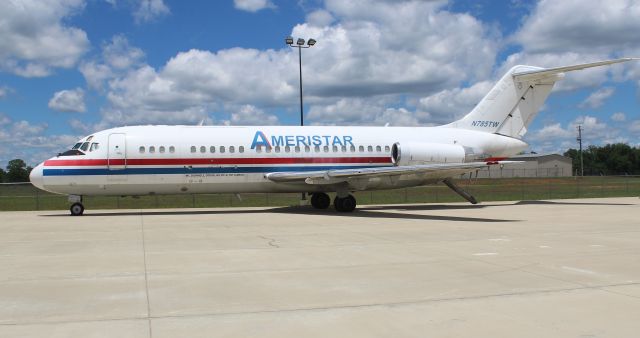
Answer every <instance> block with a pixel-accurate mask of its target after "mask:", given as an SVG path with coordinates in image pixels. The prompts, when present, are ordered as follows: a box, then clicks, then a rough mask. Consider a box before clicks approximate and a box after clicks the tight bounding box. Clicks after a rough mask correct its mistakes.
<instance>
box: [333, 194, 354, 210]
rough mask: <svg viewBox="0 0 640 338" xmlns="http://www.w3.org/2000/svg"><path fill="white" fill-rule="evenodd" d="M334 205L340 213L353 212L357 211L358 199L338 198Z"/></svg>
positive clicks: (350, 197) (349, 197)
mask: <svg viewBox="0 0 640 338" xmlns="http://www.w3.org/2000/svg"><path fill="white" fill-rule="evenodd" d="M333 205H334V206H335V208H336V210H337V211H339V212H351V211H353V210H355V209H356V199H355V197H353V196H352V195H349V196H347V197H344V198H340V197H336V199H335V200H334V201H333Z"/></svg>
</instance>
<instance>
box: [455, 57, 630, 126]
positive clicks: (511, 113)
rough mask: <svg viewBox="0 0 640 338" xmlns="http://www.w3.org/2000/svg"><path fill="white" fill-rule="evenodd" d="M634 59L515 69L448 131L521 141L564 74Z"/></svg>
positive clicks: (516, 67) (519, 67) (517, 67)
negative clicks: (506, 137)
mask: <svg viewBox="0 0 640 338" xmlns="http://www.w3.org/2000/svg"><path fill="white" fill-rule="evenodd" d="M631 60H637V59H634V58H625V59H616V60H608V61H600V62H594V63H586V64H579V65H573V66H567V67H559V68H549V69H546V68H540V67H532V66H515V67H513V68H511V69H510V70H509V71H508V72H507V73H506V74H505V75H504V76H503V77H502V78H501V79H500V81H498V83H496V85H495V86H494V87H493V88H492V89H491V91H489V94H487V95H486V96H485V97H484V98H483V99H482V100H481V101H480V103H478V105H477V106H476V107H475V108H473V110H472V111H471V112H470V113H469V114H467V115H466V116H465V117H463V118H462V119H460V120H458V121H455V122H453V123H450V124H448V125H446V126H445V127H450V128H459V129H469V130H477V131H483V132H487V133H496V134H501V135H505V136H510V137H515V138H522V136H523V135H524V134H525V133H526V132H527V126H529V124H530V123H531V121H533V119H534V118H535V117H536V115H537V114H538V112H539V111H540V107H542V105H543V104H544V102H545V101H546V99H547V97H548V96H549V94H550V93H551V89H553V85H554V84H555V83H556V82H557V81H558V80H561V79H562V78H563V77H564V73H565V72H569V71H575V70H581V69H585V68H591V67H599V66H604V65H610V64H614V63H619V62H626V61H631Z"/></svg>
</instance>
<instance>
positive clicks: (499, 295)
mask: <svg viewBox="0 0 640 338" xmlns="http://www.w3.org/2000/svg"><path fill="white" fill-rule="evenodd" d="M619 286H640V282H633V283H613V284H604V285H591V286H580V287H573V288H555V289H542V290H531V291H520V292H505V293H494V294H486V295H475V296H460V297H442V298H431V299H419V300H410V301H400V302H389V303H370V304H352V305H337V306H323V307H301V308H291V309H277V310H264V311H244V312H219V313H194V314H184V315H167V316H147V317H130V318H114V319H110V318H102V319H85V320H60V321H55V320H52V321H47V320H44V321H37V322H32V321H25V322H15V323H0V326H19V325H36V324H38V325H39V324H67V323H88V322H107V321H116V320H117V321H124V320H144V319H147V320H149V322H151V320H154V319H155V320H158V319H176V318H198V317H218V316H221V317H222V316H238V315H253V314H272V313H291V312H315V311H327V310H340V309H342V310H349V309H364V308H375V307H397V306H403V305H421V304H431V303H440V302H455V301H464V300H480V299H491V298H507V297H516V296H528V295H546V294H553V293H564V292H573V291H581V290H597V291H603V292H604V291H606V290H603V289H602V288H610V287H619Z"/></svg>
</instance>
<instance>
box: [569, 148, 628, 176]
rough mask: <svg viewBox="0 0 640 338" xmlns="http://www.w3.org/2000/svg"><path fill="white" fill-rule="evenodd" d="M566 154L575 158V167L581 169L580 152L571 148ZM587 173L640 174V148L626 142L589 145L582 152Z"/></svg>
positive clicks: (585, 172)
mask: <svg viewBox="0 0 640 338" xmlns="http://www.w3.org/2000/svg"><path fill="white" fill-rule="evenodd" d="M564 156H568V157H571V158H572V159H573V167H574V169H577V170H579V169H580V152H579V151H578V150H576V149H573V148H572V149H569V150H567V151H566V152H565V153H564ZM582 156H583V160H584V174H585V175H638V174H640V148H635V147H631V146H629V145H628V144H624V143H614V144H607V145H605V146H602V147H599V146H593V145H592V146H589V147H587V149H584V150H583V152H582Z"/></svg>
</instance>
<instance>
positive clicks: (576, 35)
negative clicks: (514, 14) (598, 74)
mask: <svg viewBox="0 0 640 338" xmlns="http://www.w3.org/2000/svg"><path fill="white" fill-rule="evenodd" d="M638 18H640V3H639V2H637V1H634V0H609V1H594V2H589V3H585V2H584V1H582V0H563V1H554V0H542V1H540V2H538V4H537V6H536V7H535V9H534V11H533V13H532V14H531V15H529V16H528V17H527V18H526V20H525V21H524V23H523V25H522V29H521V30H520V31H519V32H518V33H517V34H515V36H514V39H515V40H516V41H517V42H518V43H519V44H521V45H522V46H523V47H524V49H525V50H526V51H528V52H535V53H540V52H542V53H548V52H554V53H555V52H559V51H567V50H571V51H574V52H578V53H582V52H586V53H589V54H593V53H594V52H596V53H610V52H611V51H613V50H618V51H620V50H623V49H626V48H637V47H636V46H637V45H638V44H640V35H638V34H633V33H632V32H637V31H640V20H638Z"/></svg>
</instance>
